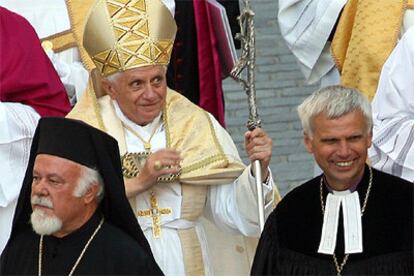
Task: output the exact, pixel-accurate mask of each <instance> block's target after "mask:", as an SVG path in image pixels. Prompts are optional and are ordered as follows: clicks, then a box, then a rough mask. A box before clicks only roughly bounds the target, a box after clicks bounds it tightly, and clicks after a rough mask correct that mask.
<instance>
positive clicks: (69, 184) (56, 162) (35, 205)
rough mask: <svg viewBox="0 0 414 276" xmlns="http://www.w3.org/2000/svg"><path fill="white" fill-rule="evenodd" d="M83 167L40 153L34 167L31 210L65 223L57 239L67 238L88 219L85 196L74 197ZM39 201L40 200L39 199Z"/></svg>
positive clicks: (56, 234) (56, 233) (57, 234)
mask: <svg viewBox="0 0 414 276" xmlns="http://www.w3.org/2000/svg"><path fill="white" fill-rule="evenodd" d="M81 170H82V167H81V166H80V165H79V164H77V163H75V162H72V161H70V160H68V159H64V158H60V157H57V156H53V155H48V154H38V155H37V157H36V159H35V163H34V168H33V182H32V193H31V197H32V209H33V211H37V212H38V213H40V214H42V217H46V218H47V217H55V218H58V219H59V220H60V221H61V222H62V227H61V229H59V231H57V232H55V233H53V234H54V235H55V236H64V235H66V234H68V233H70V232H72V231H73V230H75V229H77V228H79V227H80V226H82V225H83V223H84V219H85V217H86V216H87V211H86V209H87V208H86V205H87V204H86V203H85V200H84V197H75V196H74V190H75V188H76V186H77V184H78V180H79V176H80V174H81ZM36 198H37V199H36Z"/></svg>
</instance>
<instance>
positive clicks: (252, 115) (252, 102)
mask: <svg viewBox="0 0 414 276" xmlns="http://www.w3.org/2000/svg"><path fill="white" fill-rule="evenodd" d="M253 18H254V12H253V10H252V9H251V8H250V3H249V0H244V9H243V10H242V12H241V14H240V17H239V18H238V20H239V24H240V33H239V34H237V36H236V38H237V39H239V40H240V41H241V45H242V49H241V50H242V51H241V56H240V59H239V61H238V62H237V64H236V66H235V67H234V68H233V70H232V71H231V73H230V75H231V76H232V77H233V78H234V79H235V80H236V81H238V82H239V83H240V84H241V85H242V87H243V89H244V91H245V93H246V94H247V98H248V104H249V119H248V121H247V128H248V129H249V130H253V129H255V128H257V127H261V121H260V118H259V115H258V113H257V105H256V87H255V63H256V46H255V31H254V20H253ZM245 68H247V80H245V79H243V77H242V76H241V73H242V71H243V70H244V69H245ZM253 168H254V172H255V180H256V191H257V207H258V214H259V226H260V232H262V231H263V228H264V223H265V216H264V200H263V186H262V185H263V184H262V175H261V166H260V161H258V160H256V161H254V162H253Z"/></svg>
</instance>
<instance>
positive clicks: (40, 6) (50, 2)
mask: <svg viewBox="0 0 414 276" xmlns="http://www.w3.org/2000/svg"><path fill="white" fill-rule="evenodd" d="M0 5H1V6H3V7H5V8H7V9H9V10H11V11H13V12H15V13H17V14H20V15H21V16H23V17H24V18H26V19H27V20H28V21H29V22H30V24H31V25H32V26H33V28H34V29H35V30H36V33H37V35H38V36H39V38H41V39H42V38H45V37H48V36H51V35H54V34H57V33H60V32H63V31H66V30H69V29H70V28H71V26H70V20H69V15H68V12H67V7H66V3H65V0H34V1H27V0H0ZM47 54H48V56H49V58H50V59H51V61H52V63H53V66H54V67H55V69H56V71H57V72H58V74H59V77H60V79H61V81H62V82H63V83H64V84H65V86H68V85H70V86H73V87H74V88H75V93H76V98H77V99H79V98H80V96H81V95H82V93H83V92H84V91H85V89H86V86H87V83H88V79H89V73H88V71H87V70H86V69H85V68H84V66H83V64H82V62H81V60H80V56H79V51H78V49H77V48H76V47H74V48H70V49H67V50H64V51H62V52H59V53H53V51H51V50H48V51H47Z"/></svg>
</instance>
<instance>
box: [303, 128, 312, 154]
mask: <svg viewBox="0 0 414 276" xmlns="http://www.w3.org/2000/svg"><path fill="white" fill-rule="evenodd" d="M303 144H304V145H305V148H306V150H307V151H308V152H309V153H313V148H312V138H311V137H310V135H309V134H308V133H307V132H306V131H304V132H303Z"/></svg>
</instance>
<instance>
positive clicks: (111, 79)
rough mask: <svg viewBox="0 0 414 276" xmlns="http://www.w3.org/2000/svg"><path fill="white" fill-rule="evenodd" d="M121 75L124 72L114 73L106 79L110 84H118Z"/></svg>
mask: <svg viewBox="0 0 414 276" xmlns="http://www.w3.org/2000/svg"><path fill="white" fill-rule="evenodd" d="M121 75H122V72H115V73H113V74H111V75H109V76H107V77H106V79H107V80H108V81H109V82H111V83H114V82H117V80H118V79H119V77H120V76H121Z"/></svg>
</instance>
